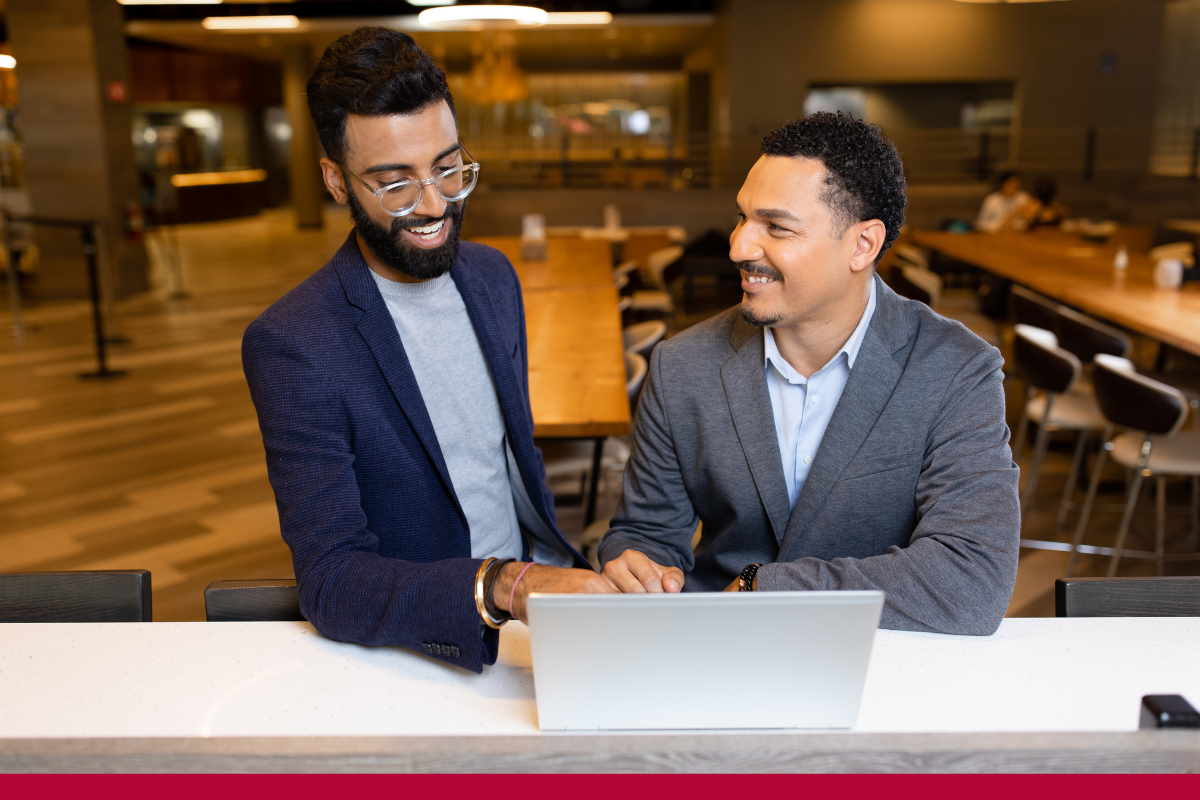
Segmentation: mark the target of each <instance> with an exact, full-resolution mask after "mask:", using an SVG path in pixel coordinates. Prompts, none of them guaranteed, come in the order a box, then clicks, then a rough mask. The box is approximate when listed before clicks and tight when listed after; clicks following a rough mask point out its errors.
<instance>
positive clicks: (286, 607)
mask: <svg viewBox="0 0 1200 800" xmlns="http://www.w3.org/2000/svg"><path fill="white" fill-rule="evenodd" d="M204 616H205V618H206V619H207V620H208V621H209V622H303V621H304V615H303V614H301V613H300V595H299V594H298V593H297V592H296V582H295V581H294V580H291V579H286V578H275V579H268V580H258V581H213V582H212V583H210V584H209V585H208V586H207V587H206V588H205V589H204Z"/></svg>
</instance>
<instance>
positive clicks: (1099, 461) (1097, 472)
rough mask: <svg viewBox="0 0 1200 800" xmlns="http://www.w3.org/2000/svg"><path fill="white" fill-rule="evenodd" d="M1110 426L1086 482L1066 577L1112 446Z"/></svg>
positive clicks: (1072, 567) (1072, 569) (1072, 571)
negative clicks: (1086, 487)
mask: <svg viewBox="0 0 1200 800" xmlns="http://www.w3.org/2000/svg"><path fill="white" fill-rule="evenodd" d="M1111 436H1112V427H1111V426H1109V427H1107V428H1105V429H1104V433H1103V435H1102V437H1101V439H1100V441H1101V442H1102V444H1101V445H1100V452H1099V453H1097V454H1096V466H1094V467H1092V480H1091V482H1090V483H1088V491H1087V498H1085V499H1084V501H1083V510H1082V511H1081V512H1080V514H1079V525H1077V526H1076V528H1075V540H1074V541H1073V542H1071V557H1070V558H1069V559H1068V560H1067V577H1068V578H1070V577H1071V576H1073V575H1074V574H1075V565H1076V563H1078V561H1079V546H1080V545H1081V544H1083V537H1084V534H1085V533H1087V526H1088V520H1089V519H1090V518H1091V516H1092V505H1093V504H1095V502H1096V490H1097V489H1099V488H1100V476H1101V475H1102V474H1103V473H1104V460H1105V459H1106V458H1107V457H1108V448H1110V447H1112V445H1111V444H1110V443H1109V441H1108V440H1109V437H1111Z"/></svg>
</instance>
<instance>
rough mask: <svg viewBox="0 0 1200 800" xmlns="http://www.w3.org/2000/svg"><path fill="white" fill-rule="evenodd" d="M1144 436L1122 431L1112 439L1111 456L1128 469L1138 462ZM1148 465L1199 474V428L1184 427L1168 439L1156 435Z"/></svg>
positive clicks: (1160, 471)
mask: <svg viewBox="0 0 1200 800" xmlns="http://www.w3.org/2000/svg"><path fill="white" fill-rule="evenodd" d="M1142 441H1143V437H1142V436H1141V435H1139V434H1135V433H1122V434H1120V435H1119V436H1117V438H1115V439H1113V449H1112V460H1113V461H1115V462H1117V463H1118V464H1120V465H1121V466H1122V467H1125V468H1126V469H1133V468H1134V467H1136V466H1137V463H1138V459H1140V458H1141V456H1142ZM1146 469H1148V470H1150V471H1151V472H1153V473H1156V474H1163V475H1200V431H1197V430H1187V431H1181V432H1179V433H1177V434H1175V435H1174V436H1172V437H1171V438H1169V439H1155V440H1154V447H1153V448H1152V449H1151V450H1150V460H1149V461H1147V462H1146Z"/></svg>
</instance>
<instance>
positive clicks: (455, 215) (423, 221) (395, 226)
mask: <svg viewBox="0 0 1200 800" xmlns="http://www.w3.org/2000/svg"><path fill="white" fill-rule="evenodd" d="M462 216H463V213H462V208H461V207H460V206H459V205H457V204H454V205H449V204H448V205H447V206H446V212H445V213H444V214H442V215H441V216H440V217H411V216H410V217H401V218H400V219H397V220H393V221H392V233H399V232H400V231H402V230H404V229H405V228H424V227H425V226H426V225H433V224H434V223H436V222H438V221H439V220H446V221H447V222H454V223H457V222H458V221H459V220H460V219H462Z"/></svg>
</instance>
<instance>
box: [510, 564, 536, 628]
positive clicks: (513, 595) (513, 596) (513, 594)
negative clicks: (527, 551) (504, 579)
mask: <svg viewBox="0 0 1200 800" xmlns="http://www.w3.org/2000/svg"><path fill="white" fill-rule="evenodd" d="M532 566H533V562H532V561H530V562H529V563H528V564H526V565H525V569H523V570H521V573H520V574H519V575H517V579H516V580H515V581H513V585H512V591H511V592H509V593H508V613H509V614H512V615H513V616H514V617H515V616H516V614H513V600H515V599H516V597H517V584H518V583H520V582H521V578H524V577H525V573H526V572H529V568H530V567H532Z"/></svg>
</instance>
